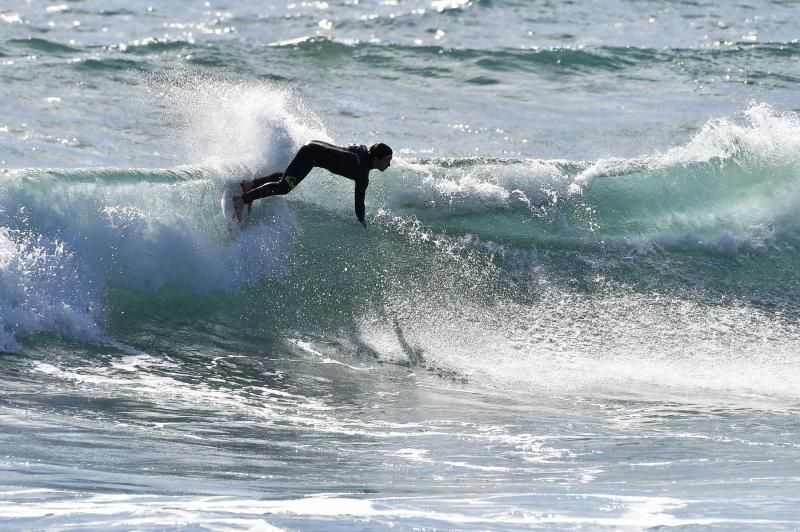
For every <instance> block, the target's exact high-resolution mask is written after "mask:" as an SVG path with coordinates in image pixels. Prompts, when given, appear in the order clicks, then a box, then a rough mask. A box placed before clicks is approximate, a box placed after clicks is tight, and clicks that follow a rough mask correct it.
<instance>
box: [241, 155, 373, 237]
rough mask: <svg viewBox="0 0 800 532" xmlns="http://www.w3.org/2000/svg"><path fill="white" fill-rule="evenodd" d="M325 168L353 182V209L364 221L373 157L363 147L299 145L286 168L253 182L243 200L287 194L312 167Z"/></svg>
mask: <svg viewBox="0 0 800 532" xmlns="http://www.w3.org/2000/svg"><path fill="white" fill-rule="evenodd" d="M315 167H317V168H324V169H325V170H328V171H329V172H332V173H334V174H337V175H340V176H343V177H346V178H348V179H352V180H353V181H355V182H356V189H355V209H356V216H357V217H358V220H359V221H360V222H363V221H364V211H365V208H364V196H365V195H366V192H367V187H368V186H369V171H370V170H372V157H370V154H369V150H368V149H367V147H366V146H347V147H344V148H342V147H340V146H334V145H333V144H328V143H327V142H322V141H319V140H314V141H311V142H309V143H308V144H306V145H305V146H303V147H302V148H300V151H298V152H297V155H295V156H294V159H292V162H290V163H289V166H288V167H287V168H286V171H285V172H283V173H282V174H281V173H277V174H272V175H269V176H267V177H261V178H258V179H255V180H254V181H253V187H254V188H252V189H251V190H250V191H249V192H247V193H245V194H242V199H243V200H244V202H245V203H250V202H251V201H253V200H255V199H259V198H265V197H267V196H274V195H276V194H286V193H288V192H289V191H290V190H292V189H293V188H294V187H296V186H297V185H298V184H300V181H302V180H303V178H305V177H306V176H307V175H308V173H309V172H310V171H311V169H312V168H315Z"/></svg>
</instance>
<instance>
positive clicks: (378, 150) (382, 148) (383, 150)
mask: <svg viewBox="0 0 800 532" xmlns="http://www.w3.org/2000/svg"><path fill="white" fill-rule="evenodd" d="M369 154H370V155H371V156H372V158H373V159H383V158H384V157H386V156H388V155H391V154H392V149H391V148H390V147H389V146H387V145H386V144H384V143H383V142H378V143H377V144H373V145H372V146H370V147H369Z"/></svg>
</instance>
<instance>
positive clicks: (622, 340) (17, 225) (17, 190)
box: [0, 73, 800, 393]
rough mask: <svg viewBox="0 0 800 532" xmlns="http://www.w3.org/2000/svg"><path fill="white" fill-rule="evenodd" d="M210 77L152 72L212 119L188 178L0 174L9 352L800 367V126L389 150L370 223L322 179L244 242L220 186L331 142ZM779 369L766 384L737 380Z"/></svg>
mask: <svg viewBox="0 0 800 532" xmlns="http://www.w3.org/2000/svg"><path fill="white" fill-rule="evenodd" d="M193 81H194V82H193ZM196 81H197V80H196V79H194V78H189V79H184V78H183V77H182V75H181V74H180V73H175V74H173V75H172V77H171V78H170V81H169V82H168V83H165V82H164V80H163V79H159V80H158V81H157V83H156V85H157V86H158V87H159V88H160V90H161V92H162V98H163V100H162V102H163V104H164V107H165V108H166V109H167V114H168V116H169V117H170V123H175V124H180V126H179V127H178V131H182V130H183V129H185V130H186V131H187V132H191V131H198V130H199V129H200V128H197V127H196V126H197V125H198V124H202V125H203V126H204V127H203V128H202V129H203V131H204V135H190V134H188V133H187V134H186V135H185V136H184V135H181V134H176V138H175V139H173V141H176V142H179V143H183V146H184V149H185V151H186V152H187V153H188V154H191V155H192V158H193V159H195V160H197V161H198V164H197V165H196V166H186V167H177V168H171V169H114V168H110V169H62V170H58V169H26V170H7V171H5V172H3V180H2V185H0V228H2V229H1V230H0V283H2V286H1V287H0V288H2V290H0V319H1V320H2V326H1V327H0V348H1V349H3V350H6V351H17V350H20V349H21V346H22V345H23V344H26V343H28V342H31V341H33V340H31V339H32V338H33V337H35V336H37V335H42V334H43V335H55V336H63V337H67V338H75V339H78V340H81V341H86V340H88V341H97V340H102V339H103V338H104V337H105V335H106V334H109V332H111V333H113V334H114V335H115V337H116V338H119V339H120V340H121V341H123V342H126V343H133V344H136V342H135V341H133V342H129V340H130V338H129V336H130V335H132V336H134V337H136V335H137V334H138V335H141V334H146V335H154V336H155V337H159V338H160V337H163V338H169V337H171V335H174V332H173V331H175V330H187V329H188V331H190V332H189V334H192V335H200V334H203V335H206V336H209V337H215V335H218V334H221V333H220V332H219V331H234V332H233V333H231V334H238V333H237V332H236V331H242V330H246V331H247V332H248V334H250V335H255V336H258V337H264V336H265V335H266V336H269V335H271V334H276V335H278V336H281V335H282V336H286V335H288V334H293V335H295V336H294V337H301V338H311V339H314V338H319V339H320V341H322V342H323V343H324V342H332V341H333V340H332V339H334V338H336V340H335V341H336V342H339V343H337V344H336V345H338V346H339V348H341V349H343V350H345V351H348V352H364V353H375V356H377V357H379V358H380V359H383V360H404V361H405V363H411V364H417V365H423V366H429V367H435V368H446V369H447V371H448V372H450V371H452V372H454V373H455V374H457V375H464V376H466V377H467V378H477V379H489V380H490V381H491V382H494V383H500V384H502V383H517V382H519V381H524V382H526V383H528V384H527V385H535V386H542V387H547V386H555V387H556V388H558V387H559V386H560V387H562V388H569V387H575V386H577V387H579V388H580V387H586V386H589V387H591V386H595V385H598V383H599V381H598V379H601V380H603V382H610V381H614V380H615V379H616V380H617V381H619V380H622V381H625V380H626V379H627V380H628V382H629V381H630V380H636V379H641V380H643V381H645V382H651V383H652V382H655V383H661V384H664V383H666V384H667V385H670V386H672V385H678V383H677V382H674V381H675V379H673V380H670V379H668V378H666V377H664V375H673V374H675V375H681V379H683V380H684V381H687V382H690V383H694V385H697V386H712V387H717V388H718V387H720V386H723V387H724V386H730V387H734V388H737V389H751V390H753V389H754V390H759V391H765V390H768V389H769V387H770V386H772V387H773V388H774V386H775V379H772V377H770V375H772V374H773V373H776V372H778V371H779V370H780V368H783V369H782V370H781V371H784V370H788V371H789V372H790V373H791V372H795V371H796V370H795V368H796V367H797V365H796V364H795V363H794V362H792V360H791V359H790V358H787V357H790V356H792V355H791V353H793V352H796V347H797V346H799V345H800V331H798V328H797V326H796V325H794V323H795V319H796V317H797V316H798V315H799V314H800V313H799V312H798V310H797V306H796V303H795V301H796V300H797V297H798V296H800V293H798V288H797V287H798V286H800V283H798V274H797V273H796V272H798V271H800V269H799V268H798V266H800V253H798V251H797V250H798V249H800V247H798V244H800V219H798V216H797V214H796V213H797V212H798V208H797V207H798V205H800V187H799V186H798V185H799V184H800V183H798V180H797V176H798V169H800V155H798V154H800V149H798V148H800V144H799V143H800V141H798V139H800V119H798V117H797V115H796V114H793V113H786V112H779V111H777V110H775V109H774V108H771V107H770V106H767V105H763V104H759V105H753V106H752V107H750V108H749V109H747V110H746V111H745V112H744V113H742V115H741V116H737V117H732V118H724V119H718V120H712V121H709V122H708V123H706V124H705V125H704V126H703V127H702V128H701V130H700V131H699V132H698V133H697V134H696V135H695V136H694V138H693V139H691V140H690V141H689V142H688V143H686V144H685V145H681V146H676V147H674V148H672V149H670V150H667V151H665V152H663V153H654V154H646V155H642V156H640V157H635V158H630V159H604V160H599V161H568V160H521V159H496V158H495V159H488V158H475V157H470V158H450V159H445V158H419V159H412V158H410V157H408V156H406V157H402V156H400V154H398V157H397V160H396V163H395V164H394V165H393V167H392V168H391V169H390V170H389V171H387V172H386V173H385V174H382V175H380V176H378V175H376V176H374V178H373V180H372V183H371V186H370V191H369V195H368V212H370V213H372V214H371V216H370V222H371V227H370V228H369V230H367V231H364V230H363V229H362V228H361V227H360V226H359V225H358V224H356V223H355V222H354V217H353V213H352V187H351V186H348V185H349V183H346V182H344V180H342V179H341V178H337V177H335V176H330V175H329V174H326V173H324V172H316V173H314V174H313V175H311V176H309V178H308V182H307V186H306V183H304V186H303V187H298V189H297V190H295V191H294V192H293V193H292V195H291V196H289V197H287V198H274V199H271V200H266V201H263V202H260V204H259V205H257V206H256V208H255V209H254V210H253V214H252V220H251V222H250V223H249V225H248V226H247V228H246V229H245V231H244V232H243V234H242V236H241V237H240V238H238V239H235V240H232V239H230V237H229V236H228V234H227V230H226V227H225V223H224V221H223V220H222V219H221V216H220V214H219V207H218V199H219V196H220V193H221V190H222V187H224V186H226V184H227V183H230V182H232V181H236V180H237V179H240V178H244V177H248V176H253V175H256V174H259V173H261V172H267V171H273V170H274V169H275V168H280V167H281V166H282V165H285V164H286V161H287V160H288V158H289V157H290V156H291V155H292V153H293V152H294V150H295V149H296V147H297V146H298V145H299V144H301V143H302V142H305V141H306V140H309V139H310V138H314V137H317V138H319V137H323V138H324V137H325V132H324V130H320V129H315V128H314V126H315V125H317V124H319V121H318V119H317V118H316V117H315V115H314V114H313V113H310V114H308V113H309V111H308V109H307V107H305V106H304V105H303V104H302V102H299V101H297V100H296V99H294V97H293V96H292V95H291V93H287V92H285V91H283V90H281V89H276V88H274V87H273V88H269V89H265V88H264V86H263V85H259V86H255V85H242V84H236V83H229V82H225V81H221V80H219V79H214V78H209V79H206V80H205V81H204V82H203V83H197V82H196ZM198 87H199V88H198ZM231 124H233V125H231ZM232 127H235V133H236V134H233V133H232V131H233V130H231V129H230V128H232ZM265 137H268V138H273V139H276V141H275V142H274V143H273V144H272V145H270V146H267V147H264V146H263V144H264V143H263V142H262V139H263V138H265ZM256 147H257V149H256ZM697 324H706V325H707V327H705V328H703V327H700V328H698V325H697ZM143 330H144V331H146V332H145V333H142V331H143ZM675 331H683V332H684V334H675ZM687 335H688V336H687ZM687 342H690V343H691V345H692V347H690V348H687V345H686V344H687ZM487 346H489V347H487ZM765 346H766V347H765ZM315 349H316V347H315ZM487 349H490V351H491V352H487ZM687 349H688V350H689V351H690V352H691V353H690V354H691V357H690V359H689V360H687V357H686V352H687ZM763 349H769V350H770V352H771V353H773V354H774V356H775V357H777V358H776V359H775V360H774V361H769V362H765V361H764V360H763V357H761V355H760V353H762V352H763ZM731 351H732V352H735V353H737V357H738V358H737V359H736V360H733V361H732V360H730V358H729V356H728V354H729V353H730V352H731ZM487 357H488V358H487ZM609 357H610V358H609ZM487 360H491V363H490V364H488V365H487ZM642 360H646V361H647V363H648V365H647V367H648V368H650V370H648V371H638V370H637V371H633V370H631V368H635V367H637V365H638V362H637V361H639V362H641V361H642ZM720 364H727V365H728V366H729V367H731V368H734V369H736V372H734V371H733V370H731V371H728V372H726V373H725V376H724V378H722V377H720V376H719V374H718V371H717V369H715V368H718V367H719V366H720ZM765 364H766V366H765ZM489 366H491V367H489ZM688 367H693V368H694V370H695V371H694V373H692V374H691V378H689V377H686V375H687V368H688ZM765 367H767V369H768V370H769V371H767V373H768V375H767V374H763V375H762V376H764V375H766V376H764V379H763V382H761V381H758V379H756V380H753V378H750V377H748V378H743V377H741V375H750V374H753V373H754V371H755V372H756V373H757V371H756V370H759V368H760V370H763V369H764V368H765ZM737 368H738V369H737ZM787 368H788V369H787ZM740 370H741V371H740ZM715 372H716V373H715ZM737 372H738V373H737ZM762 373H763V372H762ZM513 385H516V384H513ZM784 388H785V387H784ZM784 388H781V390H782V391H781V393H784V392H785V393H792V392H790V391H789V392H787V391H786V390H785V389H784Z"/></svg>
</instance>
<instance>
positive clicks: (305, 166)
mask: <svg viewBox="0 0 800 532" xmlns="http://www.w3.org/2000/svg"><path fill="white" fill-rule="evenodd" d="M322 149H324V148H323V147H322V146H319V145H317V144H314V143H313V142H310V143H308V144H306V145H305V146H303V147H302V148H300V150H299V151H298V152H297V155H295V156H294V159H292V162H290V163H289V166H288V167H287V168H286V171H285V172H284V173H283V176H282V177H281V180H280V181H278V182H277V183H275V182H268V183H264V184H263V185H261V186H259V187H255V188H252V189H250V190H248V191H246V192H244V193H243V194H242V196H241V199H242V201H243V202H244V203H250V202H252V201H253V200H257V199H260V198H266V197H268V196H275V195H283V194H288V193H289V191H290V190H292V189H293V188H294V187H296V186H297V185H299V184H300V181H302V180H303V179H304V178H305V177H306V176H307V175H308V173H309V172H310V171H311V170H312V169H313V168H314V162H315V160H316V158H317V155H318V152H319V151H320V150H322ZM272 175H273V176H274V175H275V174H272ZM268 177H272V176H268Z"/></svg>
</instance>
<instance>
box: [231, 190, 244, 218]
mask: <svg viewBox="0 0 800 532" xmlns="http://www.w3.org/2000/svg"><path fill="white" fill-rule="evenodd" d="M233 211H234V212H235V213H236V221H237V222H239V223H242V214H243V213H244V200H243V199H242V197H241V196H234V197H233Z"/></svg>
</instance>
